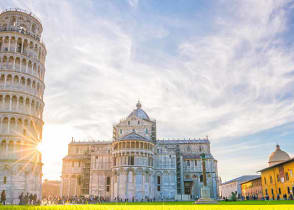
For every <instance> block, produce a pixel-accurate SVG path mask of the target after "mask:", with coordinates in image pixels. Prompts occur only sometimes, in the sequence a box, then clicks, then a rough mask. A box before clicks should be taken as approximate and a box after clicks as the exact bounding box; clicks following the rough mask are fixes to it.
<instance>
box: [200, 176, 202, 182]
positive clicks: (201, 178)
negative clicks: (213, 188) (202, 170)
mask: <svg viewBox="0 0 294 210" xmlns="http://www.w3.org/2000/svg"><path fill="white" fill-rule="evenodd" d="M200 182H203V175H202V174H201V175H200Z"/></svg>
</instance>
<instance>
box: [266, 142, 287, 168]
mask: <svg viewBox="0 0 294 210" xmlns="http://www.w3.org/2000/svg"><path fill="white" fill-rule="evenodd" d="M289 159H290V156H289V155H288V153H287V152H285V151H283V150H281V149H280V145H277V146H276V150H275V151H274V152H273V153H272V154H271V155H270V156H269V161H268V163H269V166H272V165H275V164H278V163H281V162H284V161H286V160H289Z"/></svg>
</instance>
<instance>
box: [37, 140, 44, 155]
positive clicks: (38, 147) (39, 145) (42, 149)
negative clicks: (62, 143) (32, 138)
mask: <svg viewBox="0 0 294 210" xmlns="http://www.w3.org/2000/svg"><path fill="white" fill-rule="evenodd" d="M37 150H38V151H39V152H41V153H43V152H44V151H45V147H44V144H43V143H42V142H40V143H39V144H38V146H37Z"/></svg>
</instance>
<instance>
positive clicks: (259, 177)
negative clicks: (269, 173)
mask: <svg viewBox="0 0 294 210" xmlns="http://www.w3.org/2000/svg"><path fill="white" fill-rule="evenodd" d="M256 179H261V176H259V175H258V177H255V178H252V179H249V180H247V181H244V182H241V184H245V183H247V182H251V181H254V180H256Z"/></svg>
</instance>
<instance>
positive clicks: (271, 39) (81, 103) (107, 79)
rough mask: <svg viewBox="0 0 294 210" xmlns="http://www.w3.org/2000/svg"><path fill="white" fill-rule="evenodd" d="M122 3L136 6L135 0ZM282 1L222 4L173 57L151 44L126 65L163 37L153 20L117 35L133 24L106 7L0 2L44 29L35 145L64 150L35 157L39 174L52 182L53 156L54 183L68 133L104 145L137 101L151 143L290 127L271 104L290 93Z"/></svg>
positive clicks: (286, 105) (285, 111) (286, 112)
mask: <svg viewBox="0 0 294 210" xmlns="http://www.w3.org/2000/svg"><path fill="white" fill-rule="evenodd" d="M128 3H129V4H130V5H131V6H132V7H133V8H137V5H138V1H136V0H129V1H128ZM286 3H287V2H286V1H277V0H275V1H274V0H272V1H268V0H264V1H262V0H259V1H254V0H252V1H237V2H227V3H224V6H225V5H227V4H228V5H229V6H227V7H230V9H227V10H226V11H227V12H228V14H229V15H228V16H229V17H227V16H226V15H224V16H220V17H216V18H215V26H214V27H215V30H214V32H213V33H210V34H208V35H205V36H203V35H202V36H200V35H195V36H193V37H190V38H189V39H187V40H185V41H183V42H181V43H180V44H179V46H178V48H177V49H178V51H177V52H176V53H175V54H176V55H170V54H169V53H168V52H164V50H159V48H160V46H156V45H154V49H153V51H152V53H151V54H152V55H151V59H148V60H147V61H144V62H141V61H139V60H137V59H136V56H137V52H138V50H140V49H137V48H139V47H141V48H144V45H139V47H138V45H137V43H136V42H137V41H139V42H143V43H145V41H146V40H149V39H150V37H152V38H158V39H162V40H163V41H164V39H169V36H173V34H172V32H171V31H169V30H168V28H165V27H163V26H162V25H160V24H157V23H156V21H154V22H151V23H150V22H148V23H146V25H144V26H142V28H143V29H144V30H143V31H142V30H136V27H135V25H134V26H133V25H132V26H133V27H134V28H133V30H127V29H126V28H127V26H126V25H128V24H131V23H132V24H133V21H134V20H133V19H132V20H130V19H128V18H126V19H124V18H121V17H120V16H119V14H120V13H118V12H117V10H116V9H115V8H112V7H110V9H109V8H108V9H109V10H110V11H109V13H111V12H113V16H115V17H116V16H119V17H116V18H117V19H118V20H117V19H111V18H108V17H106V16H105V15H100V13H99V12H100V11H96V10H95V9H93V7H94V6H95V4H94V3H93V1H90V0H89V1H83V5H80V2H79V3H76V2H69V1H66V0H60V1H53V2H52V1H42V2H41V1H37V0H31V1H17V0H13V1H9V0H4V2H3V1H2V2H1V3H0V8H6V7H7V6H9V7H10V6H11V7H13V6H17V7H21V8H30V9H31V10H32V11H33V12H34V13H36V14H37V15H38V16H40V17H41V19H42V22H43V26H44V33H43V34H44V36H45V37H44V39H45V43H46V45H47V50H48V56H47V65H46V68H47V69H46V86H47V88H46V91H45V96H44V100H45V104H46V108H45V112H44V120H45V126H44V130H45V134H46V133H47V134H48V135H47V137H46V135H44V140H43V142H44V143H45V144H46V145H47V146H48V147H51V146H55V145H56V144H58V145H60V148H65V149H63V150H62V151H61V150H59V151H58V155H57V154H56V157H52V153H46V154H45V153H44V154H43V157H44V160H46V162H45V165H44V174H45V177H49V178H52V177H54V176H53V174H54V173H53V172H52V168H49V167H52V166H53V165H55V164H56V163H58V160H59V161H60V162H59V165H57V166H56V169H55V170H56V176H55V177H59V175H60V173H61V159H60V158H61V157H62V156H64V155H65V154H66V147H67V143H68V141H69V140H70V137H71V136H75V137H77V138H90V137H91V138H96V139H111V135H112V130H111V129H112V123H115V122H117V121H118V120H119V119H120V118H122V117H125V116H127V114H128V113H129V112H130V111H131V110H132V109H133V108H134V106H135V103H136V101H137V100H138V99H140V100H141V101H142V103H143V108H144V109H145V110H146V111H147V112H148V114H149V115H150V116H151V117H154V118H156V119H157V126H158V136H159V137H203V136H206V135H209V136H210V137H211V138H212V139H213V141H219V140H223V141H225V140H226V138H228V137H238V136H242V135H248V134H252V133H255V132H258V131H261V130H263V129H267V128H271V127H274V126H278V125H281V124H283V123H286V122H290V121H293V120H294V114H293V105H292V104H291V101H289V100H282V99H280V98H279V97H280V95H281V94H285V95H287V94H289V93H288V90H289V89H291V88H292V90H293V88H294V85H293V84H292V82H293V79H292V78H291V77H286V76H285V75H286V74H287V73H289V72H290V71H292V70H293V66H294V65H293V64H294V61H293V51H291V50H289V49H286V48H285V46H284V43H283V39H282V38H281V37H279V35H280V34H281V33H282V32H284V31H285V30H286V29H287V14H286V12H285V10H284V7H283V6H284V5H285V4H286ZM137 9H138V8H137ZM120 18H121V19H120ZM167 18H168V17H167ZM147 21H148V20H146V22H147ZM173 21H174V20H173V19H172V20H171V21H169V23H170V24H173ZM176 21H177V24H178V25H180V23H179V20H176ZM183 25H185V27H193V25H190V26H189V24H187V23H183ZM157 29H158V30H157ZM146 43H147V44H146V46H145V47H146V48H151V47H150V46H148V42H146ZM157 47H158V50H157ZM166 51H168V50H166ZM142 56H143V58H145V57H147V56H150V55H147V54H143V55H142ZM158 60H159V62H158ZM158 63H160V64H158ZM56 127H59V128H60V129H59V130H58V133H57V132H56V138H49V136H50V135H49V134H51V133H54V132H55V131H56ZM58 136H59V137H58ZM213 143H214V142H212V144H213ZM228 150H230V148H228ZM234 150H235V148H232V149H231V152H234ZM51 157H52V159H51ZM216 158H217V157H216ZM224 158H225V157H224ZM228 161H229V160H226V159H224V160H219V164H220V165H221V169H222V171H227V172H226V173H224V172H222V171H221V172H220V174H221V175H222V174H226V176H227V175H228V172H229V169H228V167H227V166H226V165H224V164H223V163H228ZM234 161H235V162H236V161H238V158H236V159H234ZM234 161H233V160H232V163H233V162H234ZM230 164H231V162H230ZM246 169H249V165H248V167H246ZM49 171H50V172H49ZM47 172H48V173H47ZM239 172H240V171H239ZM239 172H238V173H239ZM46 174H50V175H46ZM228 176H229V175H228Z"/></svg>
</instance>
